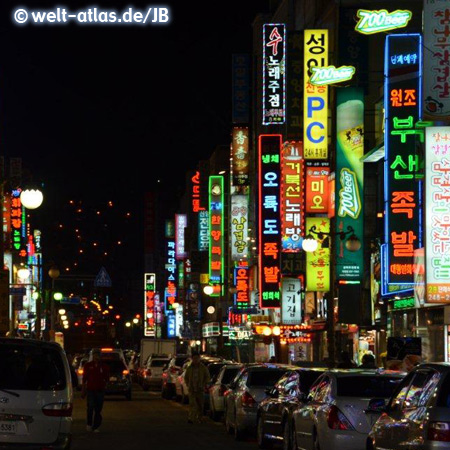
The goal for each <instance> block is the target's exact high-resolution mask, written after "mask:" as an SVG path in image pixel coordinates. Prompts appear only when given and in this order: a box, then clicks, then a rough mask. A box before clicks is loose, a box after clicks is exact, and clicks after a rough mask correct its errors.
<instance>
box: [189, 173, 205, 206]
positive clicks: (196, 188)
mask: <svg viewBox="0 0 450 450" xmlns="http://www.w3.org/2000/svg"><path fill="white" fill-rule="evenodd" d="M191 181H192V212H194V213H197V212H200V211H204V210H205V208H203V207H202V206H201V204H200V172H199V171H198V170H197V171H196V172H195V175H194V176H193V177H192V178H191Z"/></svg>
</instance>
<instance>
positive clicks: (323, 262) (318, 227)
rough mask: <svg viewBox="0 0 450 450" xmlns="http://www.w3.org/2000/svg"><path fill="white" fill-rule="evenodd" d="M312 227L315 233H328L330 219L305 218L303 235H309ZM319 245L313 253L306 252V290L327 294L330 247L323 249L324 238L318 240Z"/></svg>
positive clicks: (328, 288) (328, 287)
mask: <svg viewBox="0 0 450 450" xmlns="http://www.w3.org/2000/svg"><path fill="white" fill-rule="evenodd" d="M312 227H315V230H314V231H316V232H317V233H320V232H323V233H329V232H330V219H328V218H327V217H307V218H306V229H305V233H306V234H309V232H310V230H311V228H312ZM314 237H315V238H316V239H317V240H318V243H319V245H318V246H317V250H316V251H315V252H306V290H308V291H317V292H328V291H329V290H330V246H329V245H328V247H327V248H323V246H322V243H323V241H324V239H331V237H324V239H322V240H319V239H318V236H317V235H314Z"/></svg>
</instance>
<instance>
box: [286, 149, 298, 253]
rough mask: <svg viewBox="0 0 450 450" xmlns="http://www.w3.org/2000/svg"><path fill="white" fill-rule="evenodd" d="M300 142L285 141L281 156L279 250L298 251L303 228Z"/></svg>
mask: <svg viewBox="0 0 450 450" xmlns="http://www.w3.org/2000/svg"><path fill="white" fill-rule="evenodd" d="M302 153H303V151H302V143H301V142H286V143H285V144H284V145H283V150H282V158H281V178H282V185H281V230H282V231H281V251H283V252H299V251H300V250H301V241H302V239H301V237H302V228H303V218H302V215H303V158H302Z"/></svg>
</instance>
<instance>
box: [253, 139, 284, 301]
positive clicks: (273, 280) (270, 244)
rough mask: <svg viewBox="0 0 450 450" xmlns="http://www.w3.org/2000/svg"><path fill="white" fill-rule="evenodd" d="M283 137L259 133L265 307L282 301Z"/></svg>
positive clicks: (260, 255) (261, 271) (260, 257)
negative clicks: (281, 208) (281, 175)
mask: <svg viewBox="0 0 450 450" xmlns="http://www.w3.org/2000/svg"><path fill="white" fill-rule="evenodd" d="M281 138H282V137H281V135H260V136H259V146H258V147H259V152H258V169H259V245H260V253H259V271H260V273H259V283H260V287H259V292H260V307H261V308H279V307H280V300H281V293H280V278H281V274H280V251H281V249H280V242H281V239H280V237H281V226H280V225H281V224H280V187H281V177H280V152H281Z"/></svg>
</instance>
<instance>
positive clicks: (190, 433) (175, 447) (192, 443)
mask: <svg viewBox="0 0 450 450" xmlns="http://www.w3.org/2000/svg"><path fill="white" fill-rule="evenodd" d="M187 408H188V407H187V405H180V404H179V403H177V402H175V401H170V400H163V399H162V398H161V396H160V394H159V393H156V392H144V391H142V389H141V388H140V387H139V386H135V389H134V392H133V399H132V400H131V401H127V400H125V398H121V397H107V398H106V401H105V404H104V407H103V424H102V426H101V428H100V432H99V433H92V432H88V431H86V400H82V399H81V398H80V394H79V393H78V392H77V393H76V394H75V401H74V412H73V427H72V432H73V441H72V450H91V449H92V450H94V449H95V450H99V449H108V450H116V449H117V450H119V449H120V450H125V449H126V450H134V449H136V450H142V449H153V450H160V449H161V450H180V449H196V450H202V449H204V450H211V449H212V448H214V449H215V450H216V449H217V450H221V449H223V450H233V449H236V450H250V449H252V450H257V448H258V447H257V445H256V441H255V440H254V439H253V438H250V439H249V440H247V441H243V442H236V441H235V440H234V438H233V436H230V435H228V434H227V433H226V431H225V427H224V425H223V424H222V423H217V422H213V421H212V420H210V419H209V418H205V422H204V423H202V424H194V425H190V424H188V423H187V411H188V410H187Z"/></svg>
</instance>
